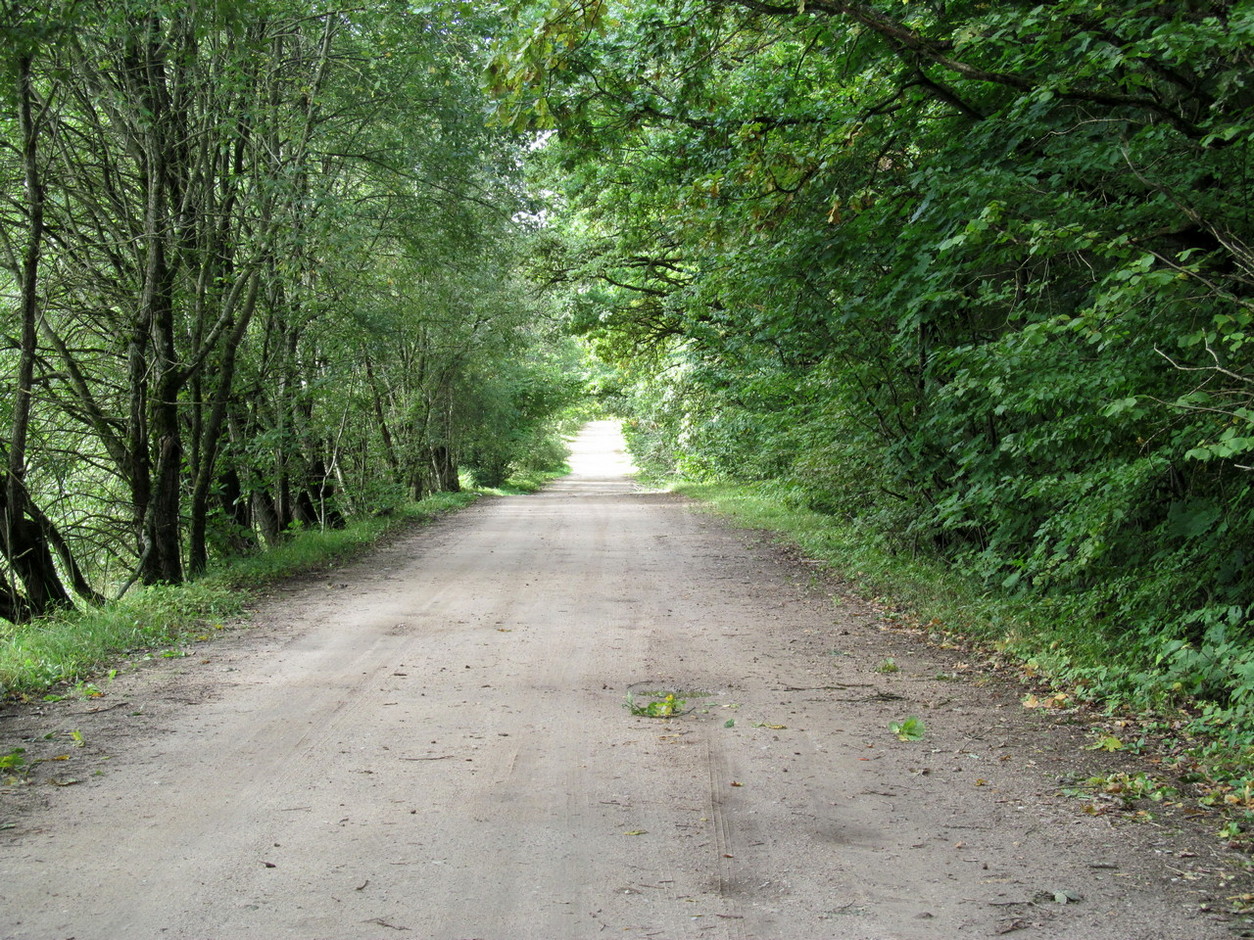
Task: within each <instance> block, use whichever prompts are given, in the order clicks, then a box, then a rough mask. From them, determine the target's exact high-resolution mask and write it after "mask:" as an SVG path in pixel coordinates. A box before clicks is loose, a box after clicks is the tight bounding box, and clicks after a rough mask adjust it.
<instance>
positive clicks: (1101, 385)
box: [493, 0, 1254, 804]
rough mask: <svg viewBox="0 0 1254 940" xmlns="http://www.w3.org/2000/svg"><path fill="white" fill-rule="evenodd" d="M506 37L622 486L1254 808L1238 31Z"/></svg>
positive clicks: (601, 31) (857, 26)
mask: <svg viewBox="0 0 1254 940" xmlns="http://www.w3.org/2000/svg"><path fill="white" fill-rule="evenodd" d="M514 7H515V9H516V10H517V11H518V15H519V16H520V17H521V18H522V19H523V21H524V28H523V29H521V30H519V31H518V32H517V33H516V35H515V38H514V39H513V40H512V42H510V43H508V44H507V45H506V46H505V47H504V48H502V50H501V53H500V55H499V56H498V58H497V60H496V61H495V63H494V71H493V77H494V80H495V83H496V88H497V91H498V94H499V95H500V96H501V105H500V107H499V115H500V120H501V121H502V122H503V123H506V124H511V123H512V124H514V125H516V126H521V127H530V128H534V129H536V130H544V131H547V132H548V133H549V134H550V136H549V137H548V138H546V141H547V142H546V145H545V146H544V147H543V148H542V149H541V151H540V152H539V154H538V158H539V159H538V161H537V162H536V169H535V172H536V174H537V175H538V177H539V178H540V179H541V180H543V182H544V185H546V186H547V187H548V188H549V189H550V190H551V191H552V193H553V194H554V198H553V203H554V208H553V212H552V218H551V225H550V228H549V229H548V230H547V231H546V232H545V233H544V234H543V238H542V241H541V242H540V244H539V250H538V252H537V255H536V258H537V260H536V262H535V264H536V267H537V269H538V270H539V271H540V272H543V273H545V274H547V277H546V282H547V283H548V284H549V285H550V286H551V288H552V291H553V294H554V296H555V298H556V299H557V302H559V303H561V304H563V305H564V308H565V310H566V311H567V315H568V317H569V318H570V320H571V322H572V324H573V325H574V328H575V329H576V330H577V331H579V332H581V333H582V334H583V335H584V336H585V337H586V338H587V340H588V341H589V342H590V343H592V344H593V345H594V346H595V348H596V350H597V351H598V353H599V354H600V355H601V357H602V358H603V359H604V360H605V361H606V362H608V363H610V364H612V365H613V366H614V367H615V369H616V372H615V374H614V375H613V376H611V377H609V378H606V379H604V380H603V381H602V383H601V388H602V391H603V393H604V396H605V400H606V401H607V402H609V403H610V404H611V406H612V407H613V408H615V409H616V410H617V411H618V412H619V413H621V414H623V415H624V416H626V418H627V419H628V430H629V433H630V436H631V440H632V443H633V449H634V452H635V454H636V456H637V462H638V463H640V464H641V465H643V466H644V467H645V468H647V469H648V470H649V471H650V472H652V473H654V474H655V475H657V476H658V477H661V478H670V477H679V478H683V479H687V480H693V481H698V482H700V483H701V484H702V486H703V487H706V488H705V489H703V490H700V491H699V492H703V493H704V494H705V495H707V496H710V495H714V494H719V498H720V499H721V500H722V501H723V503H724V504H725V505H731V506H733V507H734V508H735V510H736V511H737V512H739V513H741V514H742V515H743V517H744V518H746V519H749V520H756V521H759V522H761V523H762V524H769V525H772V526H782V527H786V528H788V529H790V530H791V531H792V532H793V534H794V535H795V537H796V538H797V539H798V540H799V541H800V542H801V543H802V544H803V545H804V546H805V549H806V551H807V552H808V553H811V554H813V555H815V556H816V557H823V558H830V559H831V560H832V561H833V563H834V564H836V565H837V566H838V567H839V568H840V569H841V570H843V571H849V572H851V573H853V574H854V575H856V576H857V577H858V578H860V579H861V580H863V581H864V582H865V583H866V584H867V585H868V588H869V590H871V591H873V592H875V593H884V594H888V595H891V596H893V597H894V598H897V600H898V602H899V603H900V604H901V605H902V606H903V608H905V607H908V608H909V609H910V610H912V611H913V612H914V616H916V617H918V618H920V622H921V623H924V624H930V623H933V622H935V623H936V624H937V625H938V626H937V628H938V629H939V630H942V631H944V630H948V631H953V632H955V633H959V634H962V635H964V636H969V637H971V638H973V639H974V640H976V641H978V642H980V643H982V644H986V645H987V646H988V647H990V648H993V649H996V650H997V651H998V652H999V654H1000V655H1003V656H1006V657H1008V658H1010V659H1012V660H1013V661H1015V662H1018V663H1019V664H1021V668H1023V669H1024V670H1026V671H1028V672H1030V673H1031V675H1032V676H1033V677H1034V678H1035V679H1036V680H1037V681H1048V682H1050V683H1053V684H1054V687H1055V688H1056V689H1057V690H1058V694H1061V695H1065V696H1070V697H1071V698H1072V700H1084V701H1088V702H1091V703H1094V704H1095V705H1096V706H1097V707H1099V708H1103V709H1108V710H1110V711H1111V712H1112V714H1113V713H1117V712H1120V711H1124V710H1126V711H1128V712H1129V713H1133V712H1135V713H1138V714H1141V715H1149V716H1170V717H1169V718H1167V717H1164V719H1163V720H1164V721H1167V725H1165V726H1164V727H1166V729H1167V731H1168V732H1170V731H1171V729H1172V723H1176V722H1183V724H1181V725H1179V727H1181V728H1183V729H1184V730H1186V731H1187V733H1188V734H1189V735H1194V734H1202V735H1203V736H1204V739H1205V740H1209V741H1211V742H1213V743H1212V744H1211V745H1209V748H1210V751H1209V757H1210V758H1211V764H1210V766H1212V767H1217V766H1219V764H1220V763H1221V761H1220V758H1222V763H1223V764H1224V765H1225V766H1226V768H1227V770H1226V771H1225V773H1227V774H1228V775H1229V776H1228V779H1230V780H1232V781H1236V782H1240V781H1241V780H1243V779H1245V777H1246V776H1247V775H1248V774H1249V772H1250V771H1249V768H1250V767H1251V766H1254V761H1252V758H1254V749H1252V743H1254V620H1252V618H1251V614H1252V613H1254V611H1252V610H1251V603H1252V602H1254V557H1252V556H1251V552H1250V546H1251V544H1254V475H1252V471H1251V467H1252V466H1254V395H1252V390H1254V342H1251V340H1252V339H1254V332H1252V331H1254V294H1252V293H1251V285H1252V284H1254V217H1252V216H1251V214H1250V208H1249V207H1250V205H1251V197H1252V196H1254V174H1252V172H1251V167H1252V166H1254V162H1251V151H1252V150H1254V98H1251V91H1250V87H1249V77H1250V75H1251V74H1254V57H1252V53H1251V50H1252V49H1254V13H1252V11H1251V9H1250V8H1249V7H1248V5H1245V4H1239V3H1231V2H1227V0H1204V2H1198V3H1189V4H1176V5H1168V4H1157V3H1132V4H1113V5H1094V4H1091V3H1084V2H1079V0H1075V2H1061V3H1053V4H1044V5H1033V4H1028V5H1020V4H970V3H957V4H935V3H924V2H913V0H906V2H898V3H892V4H888V3H880V4H876V3H802V4H794V3H786V4H785V3H770V2H761V0H716V2H699V3H698V2H690V0H649V2H644V3H631V4H628V3H618V2H602V0H588V2H575V3H564V4H560V5H557V4H545V3H525V2H520V3H517V4H514ZM1051 701H1058V700H1057V699H1052V700H1051ZM1197 740H1198V741H1199V742H1200V741H1202V740H1203V738H1198V739H1197ZM1199 746H1203V745H1201V744H1199ZM1240 789H1241V788H1239V787H1238V790H1240ZM1234 792H1236V791H1231V792H1230V793H1229V795H1232V793H1234ZM1241 792H1244V793H1246V794H1247V795H1248V792H1249V791H1248V790H1241ZM1236 799H1237V801H1238V803H1242V804H1248V800H1247V798H1246V797H1245V796H1237V797H1236Z"/></svg>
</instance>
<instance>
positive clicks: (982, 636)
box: [672, 482, 1043, 644]
mask: <svg viewBox="0 0 1254 940" xmlns="http://www.w3.org/2000/svg"><path fill="white" fill-rule="evenodd" d="M672 488H673V489H674V490H675V491H676V492H679V493H683V494H685V495H688V496H691V497H693V498H694V499H697V500H700V501H701V502H704V503H706V504H707V505H708V506H709V507H710V508H711V509H712V510H714V511H715V512H717V513H719V514H721V515H724V516H726V517H728V518H729V519H731V520H732V521H734V522H735V523H736V524H738V525H742V526H745V527H746V528H751V529H765V530H768V531H771V532H775V533H777V534H779V535H780V537H781V538H783V539H784V540H786V541H788V542H792V543H794V544H795V545H797V547H798V548H800V549H801V550H802V552H804V553H805V555H806V556H807V557H809V558H811V559H814V560H816V561H819V562H822V563H823V564H824V566H825V567H827V568H829V569H830V570H832V571H833V572H835V573H837V574H839V576H840V577H842V578H843V579H845V580H846V581H848V582H849V583H850V584H851V586H852V587H853V588H854V590H855V592H856V593H858V594H860V595H862V596H864V597H867V598H873V599H878V600H880V601H882V602H884V603H886V604H888V605H889V606H891V607H892V608H895V609H898V610H900V611H901V612H902V613H908V614H909V615H910V616H912V617H913V618H914V619H916V620H918V621H920V622H922V623H935V624H937V625H938V626H941V625H943V628H944V629H945V630H946V631H948V632H951V633H958V634H961V635H963V636H967V637H970V638H972V639H976V640H980V641H983V642H989V643H1016V644H1017V643H1023V642H1025V641H1026V639H1027V638H1028V637H1030V636H1032V635H1034V633H1035V630H1034V627H1033V626H1032V625H1033V623H1034V622H1035V621H1036V619H1037V617H1038V616H1040V615H1041V614H1042V613H1043V606H1036V607H1034V606H1033V605H1032V604H1030V603H1028V602H1025V601H1020V600H1016V599H1012V598H1007V597H1004V596H995V595H993V594H991V593H990V592H988V591H987V590H986V589H985V588H984V587H983V586H981V585H979V584H976V583H975V582H974V581H973V580H972V579H969V578H964V577H963V576H962V574H961V573H960V572H957V571H955V570H954V568H953V566H952V565H947V564H944V563H942V562H939V561H934V560H932V559H928V558H926V557H923V556H910V555H907V554H902V553H894V552H889V551H886V550H885V549H883V548H882V547H880V546H879V545H878V544H877V542H876V539H875V538H874V537H873V536H872V535H870V534H869V533H867V532H866V531H865V530H864V529H862V528H860V527H858V526H856V525H852V524H842V523H841V521H840V520H839V519H836V518H834V517H832V516H830V515H824V514H822V513H817V512H814V511H812V510H808V509H802V508H798V507H795V506H791V505H789V504H788V503H787V502H785V501H784V500H782V499H780V498H779V497H778V496H777V495H775V494H774V493H773V492H772V491H771V490H770V488H769V487H765V486H755V485H751V484H730V483H688V482H681V483H676V484H674V485H673V487H672Z"/></svg>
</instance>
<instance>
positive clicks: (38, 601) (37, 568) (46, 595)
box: [0, 53, 74, 617]
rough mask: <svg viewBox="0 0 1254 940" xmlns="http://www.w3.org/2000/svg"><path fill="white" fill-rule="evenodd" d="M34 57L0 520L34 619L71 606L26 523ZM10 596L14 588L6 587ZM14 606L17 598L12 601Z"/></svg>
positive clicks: (32, 335)
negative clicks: (16, 345) (17, 328)
mask: <svg viewBox="0 0 1254 940" xmlns="http://www.w3.org/2000/svg"><path fill="white" fill-rule="evenodd" d="M32 64H33V56H32V54H29V53H24V54H22V55H20V56H18V61H17V92H18V123H19V125H20V128H21V134H22V162H23V166H24V172H25V187H26V200H27V205H28V223H27V233H26V235H27V237H26V247H25V251H24V252H23V257H22V270H21V272H20V277H21V285H20V289H21V318H22V335H21V348H20V353H19V357H18V370H17V388H16V398H15V400H14V403H13V427H12V432H11V434H10V437H9V454H8V466H7V468H6V473H5V481H4V506H3V513H2V516H0V518H2V519H3V524H2V525H0V545H2V547H3V549H4V555H5V557H6V559H7V560H8V562H9V564H10V565H11V566H12V569H13V571H14V572H15V573H16V574H17V576H18V577H19V578H21V581H22V585H23V586H24V587H25V589H26V597H25V602H24V604H18V603H14V604H11V605H10V607H11V608H12V610H13V612H15V613H21V614H25V615H29V616H32V617H38V616H41V615H43V614H45V613H47V612H48V611H49V610H52V609H54V608H58V607H72V606H73V603H74V602H73V601H72V600H71V598H70V594H69V592H68V591H67V590H66V588H65V585H64V584H63V583H62V581H61V576H60V574H59V573H58V572H57V568H56V564H55V563H54V561H53V558H52V552H51V550H50V549H49V547H48V541H47V538H46V537H45V532H44V529H43V527H42V526H40V525H39V524H38V523H37V522H35V521H33V520H31V519H29V518H28V515H29V513H28V504H29V497H28V495H27V492H26V444H27V438H28V435H29V431H30V415H31V395H32V393H33V390H34V384H35V355H36V343H37V340H38V329H39V295H38V287H39V256H40V249H41V247H42V244H43V237H44V187H43V182H42V180H41V179H40V178H39V159H38V157H39V152H38V146H39V129H38V127H37V126H36V123H35V116H34V98H35V92H34V88H33V87H32V82H31V67H32ZM5 587H6V588H8V589H9V590H10V591H12V590H13V587H12V586H10V585H8V583H7V582H6V583H5ZM13 600H14V601H16V598H15V597H14V598H13Z"/></svg>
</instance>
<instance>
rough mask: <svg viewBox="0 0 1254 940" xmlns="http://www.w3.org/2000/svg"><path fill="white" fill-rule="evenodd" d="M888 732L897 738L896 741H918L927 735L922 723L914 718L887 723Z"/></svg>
mask: <svg viewBox="0 0 1254 940" xmlns="http://www.w3.org/2000/svg"><path fill="white" fill-rule="evenodd" d="M888 730H889V731H891V732H892V733H893V734H895V735H896V736H897V740H898V741H920V740H922V738H923V735H924V734H926V733H927V729H926V728H925V727H924V725H923V721H922V720H921V719H919V718H915V717H914V716H911V717H909V718H903V719H902V720H901V721H894V722H891V723H889V725H888Z"/></svg>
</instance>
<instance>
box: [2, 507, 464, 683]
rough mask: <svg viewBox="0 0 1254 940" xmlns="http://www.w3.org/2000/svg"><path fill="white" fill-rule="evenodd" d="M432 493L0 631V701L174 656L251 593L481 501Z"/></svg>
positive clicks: (240, 608) (237, 610)
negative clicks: (181, 577)
mask: <svg viewBox="0 0 1254 940" xmlns="http://www.w3.org/2000/svg"><path fill="white" fill-rule="evenodd" d="M479 495H480V493H478V492H474V491H468V492H461V493H437V494H435V495H433V496H430V497H428V498H426V499H424V500H422V501H420V502H417V503H412V504H409V505H406V506H403V507H399V508H397V509H396V510H395V511H394V512H392V513H391V514H390V515H387V516H371V517H368V518H364V519H360V520H357V521H355V522H353V523H351V524H350V525H348V526H347V527H345V528H343V529H326V530H314V529H308V530H305V531H300V532H296V533H295V534H293V535H291V536H290V537H289V538H288V539H287V540H286V541H285V542H283V543H282V544H280V545H277V546H275V547H274V548H272V549H270V550H269V551H266V552H261V553H258V554H256V555H251V556H248V557H246V558H238V559H234V560H232V561H231V562H229V563H226V564H223V565H221V566H219V567H217V568H215V569H213V570H212V571H210V572H209V573H208V574H206V575H205V576H204V577H202V578H199V579H197V580H195V581H189V582H187V583H184V584H180V585H154V586H150V587H143V588H135V589H132V590H131V591H130V592H128V593H127V594H126V595H125V596H124V597H122V598H121V599H119V600H114V601H110V602H108V603H106V604H104V605H103V606H101V607H95V608H85V609H81V610H75V611H66V612H64V613H60V614H57V615H55V616H53V617H48V618H44V619H42V620H37V621H33V622H30V623H23V624H8V623H3V624H0V696H16V697H25V698H30V697H34V696H38V695H41V694H45V693H47V692H49V690H51V689H53V688H54V687H57V686H63V685H73V684H75V683H83V682H86V681H87V680H88V679H90V678H92V677H93V676H96V675H98V674H99V673H100V672H102V671H103V670H104V669H106V668H107V667H108V666H109V665H110V664H111V663H115V662H117V661H118V660H119V659H123V658H127V657H130V658H134V657H136V656H139V657H153V656H162V655H164V656H179V655H183V654H182V652H181V648H182V647H184V646H186V645H188V644H191V643H195V642H198V641H204V640H207V639H209V638H210V637H211V636H212V635H213V633H214V631H215V630H220V629H222V627H223V625H224V622H225V621H226V620H228V619H230V618H232V617H237V616H239V615H241V614H242V613H243V612H244V608H245V606H246V604H247V603H248V601H249V599H250V596H251V594H250V592H251V591H254V590H256V589H257V588H260V587H262V586H263V585H265V584H268V583H271V582H274V581H277V580H279V579H281V578H285V577H290V576H292V575H296V574H300V573H304V572H310V571H317V570H319V569H325V568H327V567H328V566H331V565H336V564H341V563H343V562H345V561H347V560H349V559H351V558H352V557H353V556H355V555H356V554H358V553H359V552H361V551H362V550H364V549H366V548H367V547H369V546H370V545H372V544H374V543H375V542H377V541H378V540H379V539H380V538H382V537H383V536H384V535H386V534H387V533H389V532H391V531H395V530H397V529H400V528H403V527H405V526H409V525H413V524H415V523H419V522H423V521H428V520H430V519H432V518H434V517H435V516H437V515H439V514H441V513H444V512H449V511H452V510H454V509H458V508H461V507H463V506H465V505H467V504H469V503H471V502H473V501H474V500H475V499H477V498H478V497H479Z"/></svg>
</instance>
